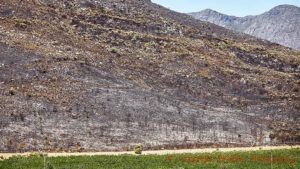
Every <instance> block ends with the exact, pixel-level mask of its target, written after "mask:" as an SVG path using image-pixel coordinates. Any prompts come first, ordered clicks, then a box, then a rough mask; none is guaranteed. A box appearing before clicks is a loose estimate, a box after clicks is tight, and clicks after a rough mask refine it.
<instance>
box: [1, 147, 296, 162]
mask: <svg viewBox="0 0 300 169" xmlns="http://www.w3.org/2000/svg"><path fill="white" fill-rule="evenodd" d="M291 148H300V145H297V146H263V147H241V148H219V149H218V150H217V149H216V148H205V149H182V150H156V151H143V155H150V154H157V155H165V154H184V153H211V152H215V151H219V152H229V151H257V150H278V149H291ZM30 154H32V153H0V157H1V156H2V157H3V158H4V159H7V158H10V157H12V156H17V155H21V156H28V155H30ZM123 154H132V155H133V154H134V153H133V151H123V152H83V153H47V155H48V157H64V156H94V155H123Z"/></svg>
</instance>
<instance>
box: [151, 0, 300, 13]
mask: <svg viewBox="0 0 300 169" xmlns="http://www.w3.org/2000/svg"><path fill="white" fill-rule="evenodd" d="M152 2H154V3H157V4H160V5H163V6H165V7H167V8H170V9H172V10H175V11H178V12H183V13H187V12H198V11H201V10H203V9H207V8H210V9H213V10H216V11H218V12H221V13H224V14H228V15H235V16H246V15H257V14H261V13H263V12H265V11H267V10H270V9H271V8H273V7H275V6H277V5H282V4H290V5H296V6H300V0H152Z"/></svg>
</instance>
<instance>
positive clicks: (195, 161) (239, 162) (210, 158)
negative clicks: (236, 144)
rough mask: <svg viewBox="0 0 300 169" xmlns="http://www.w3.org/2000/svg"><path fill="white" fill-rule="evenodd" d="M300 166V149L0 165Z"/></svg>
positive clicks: (64, 168) (126, 168)
mask: <svg viewBox="0 0 300 169" xmlns="http://www.w3.org/2000/svg"><path fill="white" fill-rule="evenodd" d="M44 167H45V168H46V169H106V168H107V169H179V168H182V169H183V168H184V169H192V168H195V169H196V168H205V169H219V168H221V169H264V168H265V169H270V168H271V167H272V168H273V169H285V168H286V169H299V168H300V149H289V150H272V151H271V150H268V151H264V150H261V151H252V152H239V151H236V152H226V153H224V152H215V153H202V154H174V155H172V154H170V155H138V156H134V155H120V156H77V157H47V158H44V157H43V156H32V157H12V158H10V159H7V160H4V161H0V169H43V168H44Z"/></svg>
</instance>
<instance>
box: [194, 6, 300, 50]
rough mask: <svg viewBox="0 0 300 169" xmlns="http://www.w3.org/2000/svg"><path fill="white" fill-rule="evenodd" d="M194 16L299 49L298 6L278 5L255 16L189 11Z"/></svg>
mask: <svg viewBox="0 0 300 169" xmlns="http://www.w3.org/2000/svg"><path fill="white" fill-rule="evenodd" d="M190 15H192V16H193V17H194V18H196V19H199V20H202V21H207V22H211V23H214V24H216V25H219V26H222V27H225V28H227V29H231V30H234V31H236V32H243V33H247V34H250V35H252V36H255V37H258V38H262V39H266V40H269V41H271V42H275V43H278V44H281V45H284V46H288V47H291V48H294V49H300V42H299V39H300V30H299V29H297V28H298V27H299V26H300V8H299V7H297V6H294V5H286V4H284V5H278V6H276V7H274V8H272V9H271V10H269V11H267V12H265V13H263V14H261V15H256V16H246V17H235V16H229V15H225V14H222V13H219V12H217V11H214V10H211V9H205V10H203V11H200V12H195V13H190Z"/></svg>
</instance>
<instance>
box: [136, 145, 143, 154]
mask: <svg viewBox="0 0 300 169" xmlns="http://www.w3.org/2000/svg"><path fill="white" fill-rule="evenodd" d="M142 151H143V147H142V146H141V145H138V146H135V147H134V153H135V154H142Z"/></svg>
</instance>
